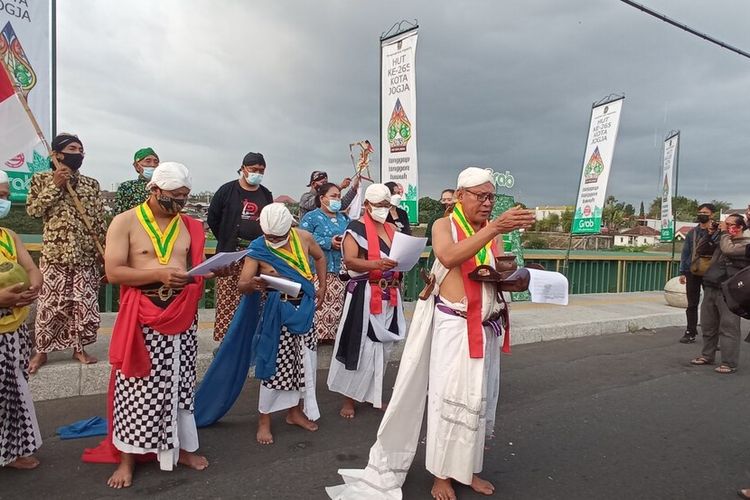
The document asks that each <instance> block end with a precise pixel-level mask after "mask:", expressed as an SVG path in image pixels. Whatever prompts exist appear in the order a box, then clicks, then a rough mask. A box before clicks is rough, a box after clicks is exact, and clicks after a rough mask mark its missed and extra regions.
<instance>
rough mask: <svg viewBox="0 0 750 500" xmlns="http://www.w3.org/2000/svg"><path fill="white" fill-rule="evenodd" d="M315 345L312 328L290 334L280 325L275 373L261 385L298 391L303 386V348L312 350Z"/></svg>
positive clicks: (315, 340) (315, 339)
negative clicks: (304, 331) (302, 333)
mask: <svg viewBox="0 0 750 500" xmlns="http://www.w3.org/2000/svg"><path fill="white" fill-rule="evenodd" d="M316 346H317V338H316V337H315V333H314V328H313V329H311V330H310V331H309V332H307V333H305V334H304V335H292V334H291V333H289V332H288V331H287V329H286V327H285V326H283V327H281V339H280V340H279V353H278V354H277V355H276V373H275V374H274V375H273V377H271V378H269V379H268V380H264V381H263V382H262V383H263V386H264V387H267V388H268V389H275V390H280V391H299V390H300V389H303V388H304V387H305V368H304V364H303V350H302V349H303V348H304V347H307V348H308V349H310V350H311V351H314V350H315V348H316Z"/></svg>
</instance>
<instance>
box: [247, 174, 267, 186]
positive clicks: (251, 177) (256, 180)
mask: <svg viewBox="0 0 750 500" xmlns="http://www.w3.org/2000/svg"><path fill="white" fill-rule="evenodd" d="M245 180H246V181H247V183H248V184H250V185H251V186H257V185H258V184H260V183H261V182H263V174H260V173H258V172H248V174H247V175H246V176H245Z"/></svg>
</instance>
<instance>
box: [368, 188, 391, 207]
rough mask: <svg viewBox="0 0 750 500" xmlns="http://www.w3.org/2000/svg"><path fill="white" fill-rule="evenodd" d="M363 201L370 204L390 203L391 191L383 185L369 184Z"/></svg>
mask: <svg viewBox="0 0 750 500" xmlns="http://www.w3.org/2000/svg"><path fill="white" fill-rule="evenodd" d="M365 200H367V201H369V202H370V203H380V202H381V201H386V200H388V201H391V190H390V189H388V186H386V185H385V184H370V185H369V186H368V187H367V190H366V191H365Z"/></svg>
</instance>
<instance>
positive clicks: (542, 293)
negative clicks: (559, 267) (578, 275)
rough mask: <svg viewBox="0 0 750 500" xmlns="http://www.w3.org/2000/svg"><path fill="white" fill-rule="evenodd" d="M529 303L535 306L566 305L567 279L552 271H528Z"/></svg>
mask: <svg viewBox="0 0 750 500" xmlns="http://www.w3.org/2000/svg"><path fill="white" fill-rule="evenodd" d="M527 269H528V268H527ZM528 271H529V275H530V278H531V279H530V280H529V293H531V301H532V302H536V303H537V304H558V305H561V306H567V305H568V278H566V277H565V276H564V275H562V274H560V273H556V272H552V271H540V270H539V269H528Z"/></svg>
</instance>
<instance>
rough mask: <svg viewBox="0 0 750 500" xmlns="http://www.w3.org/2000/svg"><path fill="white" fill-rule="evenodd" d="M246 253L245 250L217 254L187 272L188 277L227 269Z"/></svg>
mask: <svg viewBox="0 0 750 500" xmlns="http://www.w3.org/2000/svg"><path fill="white" fill-rule="evenodd" d="M246 253H247V252H246V251H245V250H242V251H240V252H219V253H217V254H216V255H214V256H213V257H211V258H210V259H206V260H204V261H203V262H201V263H200V264H198V265H197V266H195V267H194V268H192V269H191V270H190V271H188V276H205V275H207V274H208V273H211V272H213V271H215V270H217V269H221V268H222V267H227V266H228V265H230V264H232V263H233V262H237V261H238V260H240V259H241V258H242V257H244V256H245V254H246Z"/></svg>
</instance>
